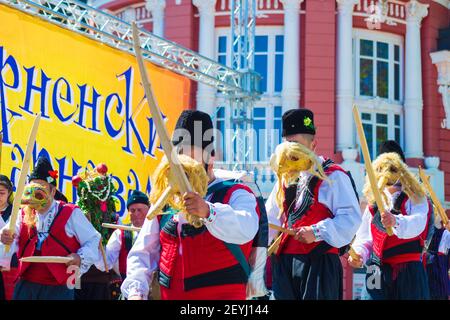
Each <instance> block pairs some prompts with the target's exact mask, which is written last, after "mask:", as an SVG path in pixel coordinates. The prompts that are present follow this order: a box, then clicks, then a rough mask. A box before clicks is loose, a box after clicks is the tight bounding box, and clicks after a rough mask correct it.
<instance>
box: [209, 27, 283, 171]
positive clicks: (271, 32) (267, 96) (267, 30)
mask: <svg viewBox="0 0 450 320" xmlns="http://www.w3.org/2000/svg"><path fill="white" fill-rule="evenodd" d="M255 35H257V36H268V44H267V45H268V54H267V56H268V59H267V91H266V92H265V93H263V94H262V95H261V99H260V100H258V101H256V103H255V106H254V107H255V108H265V109H266V132H267V135H266V145H265V146H264V149H265V150H264V153H265V154H268V153H270V152H273V150H274V149H275V145H274V140H275V137H273V136H272V134H271V133H272V129H273V128H274V121H275V120H274V113H275V106H282V101H281V92H275V55H276V53H277V51H276V36H278V35H282V36H284V27H283V26H258V27H256V30H255ZM221 36H226V37H227V49H226V50H227V54H226V64H227V66H230V65H231V41H230V28H229V27H220V28H216V29H215V43H214V46H215V59H216V61H218V59H219V54H218V53H219V48H218V43H219V42H218V41H219V37H221ZM272 71H273V72H272ZM283 72H284V70H283ZM216 106H217V108H218V107H219V106H225V119H226V120H225V121H226V127H227V128H231V123H230V120H229V119H231V110H230V107H229V105H228V100H227V99H226V98H225V97H224V96H223V94H222V93H220V92H217V94H216ZM213 121H216V120H215V119H213ZM280 135H281V132H280ZM232 138H233V136H226V137H225V139H226V142H227V143H226V148H227V150H225V151H224V152H225V154H226V156H227V159H226V161H225V162H226V163H230V162H232V159H230V153H229V152H230V151H231V150H232V145H233V144H232V142H231V141H232ZM230 147H231V150H230ZM252 156H253V153H252ZM268 161H269V155H268V156H267V159H265V160H263V161H258V162H257V161H256V160H254V161H253V162H255V163H256V162H257V163H267V162H268Z"/></svg>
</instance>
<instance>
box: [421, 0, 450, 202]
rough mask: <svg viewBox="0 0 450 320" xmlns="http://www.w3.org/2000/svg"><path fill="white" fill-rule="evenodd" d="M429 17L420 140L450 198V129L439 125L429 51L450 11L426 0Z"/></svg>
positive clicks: (449, 19)
mask: <svg viewBox="0 0 450 320" xmlns="http://www.w3.org/2000/svg"><path fill="white" fill-rule="evenodd" d="M428 3H429V8H428V16H427V17H426V18H425V19H424V20H423V23H422V34H421V35H422V85H423V107H424V112H423V128H424V132H423V135H424V136H423V141H424V146H423V147H424V153H425V156H438V157H440V159H441V163H440V169H441V170H443V171H444V172H445V178H444V181H445V198H446V199H447V201H450V130H448V129H443V128H442V127H441V123H442V119H444V118H445V111H444V106H443V104H442V96H441V94H440V93H439V92H438V86H437V77H438V72H437V68H436V66H435V65H434V64H433V63H432V61H431V57H430V53H432V52H435V51H437V38H438V32H439V29H443V28H446V27H448V26H449V25H450V13H449V10H448V9H446V8H445V7H443V6H442V5H439V4H438V3H435V2H433V1H428Z"/></svg>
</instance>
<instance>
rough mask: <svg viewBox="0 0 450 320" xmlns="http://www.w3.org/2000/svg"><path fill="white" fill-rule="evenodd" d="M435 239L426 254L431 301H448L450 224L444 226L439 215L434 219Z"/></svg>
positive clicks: (433, 238)
mask: <svg viewBox="0 0 450 320" xmlns="http://www.w3.org/2000/svg"><path fill="white" fill-rule="evenodd" d="M434 219H435V220H434V226H433V228H434V232H433V237H432V238H431V241H430V243H429V245H428V248H427V252H426V253H425V256H424V259H425V263H426V265H425V268H426V271H427V276H428V285H429V287H430V299H431V300H448V296H449V289H450V288H449V282H450V279H449V274H448V272H449V267H450V265H449V255H448V254H449V249H450V231H449V230H450V222H448V223H447V225H446V226H444V225H443V223H442V219H441V217H440V216H439V214H436V215H435V217H434Z"/></svg>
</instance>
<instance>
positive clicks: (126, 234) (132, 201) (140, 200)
mask: <svg viewBox="0 0 450 320" xmlns="http://www.w3.org/2000/svg"><path fill="white" fill-rule="evenodd" d="M149 208H150V201H149V199H148V197H147V195H146V194H145V193H143V192H141V191H139V190H133V191H132V192H131V195H130V196H129V197H128V200H127V210H128V214H127V216H126V218H125V219H124V221H125V220H129V221H130V222H131V225H132V226H133V227H137V228H141V227H142V225H143V224H144V221H145V217H146V216H147V212H148V209H149ZM138 234H139V232H138V231H133V230H121V229H117V230H115V231H114V232H113V233H112V234H111V237H110V238H109V240H108V243H107V245H106V250H105V252H106V261H107V265H108V267H109V268H110V269H114V270H116V272H118V274H119V275H120V276H121V279H122V281H123V280H125V277H126V275H127V257H128V253H129V252H130V250H131V247H132V246H133V244H134V242H135V241H136V238H137V236H138ZM95 266H96V268H97V269H99V270H101V271H104V270H105V264H104V262H103V260H101V261H98V262H97V263H96V264H95ZM122 281H113V290H112V295H113V297H114V298H118V297H119V295H118V292H117V291H119V292H120V284H121V283H122ZM116 288H117V289H118V290H116Z"/></svg>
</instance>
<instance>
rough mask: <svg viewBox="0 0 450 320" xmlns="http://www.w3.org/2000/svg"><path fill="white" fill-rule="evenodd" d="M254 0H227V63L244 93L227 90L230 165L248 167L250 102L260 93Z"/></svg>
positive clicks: (251, 106) (250, 140) (249, 158)
mask: <svg viewBox="0 0 450 320" xmlns="http://www.w3.org/2000/svg"><path fill="white" fill-rule="evenodd" d="M256 2H257V1H256V0H231V8H230V27H231V28H230V29H231V41H232V43H231V52H232V53H231V55H232V57H231V63H232V64H231V66H232V68H233V69H234V70H236V71H238V72H239V73H241V74H242V75H243V77H242V78H241V80H242V82H241V86H242V87H243V88H245V90H244V92H245V94H242V93H241V92H230V93H229V97H228V98H229V102H230V108H231V122H230V123H232V125H233V129H234V135H233V139H232V144H233V148H230V149H232V150H233V151H234V152H233V163H234V166H233V169H234V170H237V169H241V170H246V171H249V170H251V167H250V166H251V163H250V160H251V159H252V154H253V145H254V141H256V140H255V139H254V137H253V135H252V132H253V131H252V130H250V129H251V128H252V118H253V105H254V102H255V100H256V99H257V98H258V96H259V95H260V90H259V76H258V75H257V74H256V73H255V71H254V68H255V26H256Z"/></svg>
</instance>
